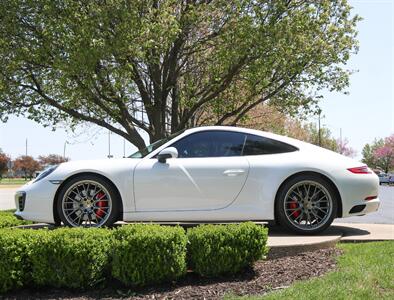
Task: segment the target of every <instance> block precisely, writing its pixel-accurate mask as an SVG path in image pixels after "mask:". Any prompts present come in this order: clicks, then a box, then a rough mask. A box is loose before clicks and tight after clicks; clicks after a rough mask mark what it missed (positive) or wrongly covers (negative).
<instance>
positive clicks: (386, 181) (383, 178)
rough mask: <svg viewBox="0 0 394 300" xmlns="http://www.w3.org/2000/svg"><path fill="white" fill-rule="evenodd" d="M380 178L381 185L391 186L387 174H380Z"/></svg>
mask: <svg viewBox="0 0 394 300" xmlns="http://www.w3.org/2000/svg"><path fill="white" fill-rule="evenodd" d="M378 177H379V184H380V185H382V184H389V175H388V174H386V173H380V174H378Z"/></svg>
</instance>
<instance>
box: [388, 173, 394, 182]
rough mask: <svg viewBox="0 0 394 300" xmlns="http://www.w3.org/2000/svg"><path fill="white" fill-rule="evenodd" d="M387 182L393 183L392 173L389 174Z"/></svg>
mask: <svg viewBox="0 0 394 300" xmlns="http://www.w3.org/2000/svg"><path fill="white" fill-rule="evenodd" d="M389 184H394V174H389Z"/></svg>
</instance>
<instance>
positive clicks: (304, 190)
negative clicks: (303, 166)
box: [275, 175, 338, 234]
mask: <svg viewBox="0 0 394 300" xmlns="http://www.w3.org/2000/svg"><path fill="white" fill-rule="evenodd" d="M337 203H338V199H337V196H336V193H335V190H334V188H333V187H332V185H331V184H330V183H329V182H328V181H327V180H325V179H324V178H322V177H320V176H318V175H300V176H297V177H294V178H292V179H290V180H289V181H287V182H286V183H285V184H284V185H283V186H282V188H281V189H280V191H279V193H278V198H277V201H276V204H275V209H276V215H277V217H278V218H279V223H280V225H282V226H284V227H285V228H286V229H288V230H290V231H292V232H296V233H300V234H316V233H319V232H321V231H323V230H325V229H326V228H327V227H329V226H330V225H331V223H332V221H333V220H334V218H335V215H336V212H337Z"/></svg>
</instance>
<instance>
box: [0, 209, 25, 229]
mask: <svg viewBox="0 0 394 300" xmlns="http://www.w3.org/2000/svg"><path fill="white" fill-rule="evenodd" d="M14 212H15V211H14V210H4V211H0V228H7V227H13V226H19V225H27V224H31V223H32V222H30V221H24V220H18V219H17V218H16V217H15V216H14Z"/></svg>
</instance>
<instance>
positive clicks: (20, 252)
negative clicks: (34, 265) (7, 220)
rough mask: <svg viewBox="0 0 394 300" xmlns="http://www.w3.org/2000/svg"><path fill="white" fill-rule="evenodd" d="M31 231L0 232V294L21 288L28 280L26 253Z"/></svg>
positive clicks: (30, 240)
mask: <svg viewBox="0 0 394 300" xmlns="http://www.w3.org/2000/svg"><path fill="white" fill-rule="evenodd" d="M33 233H34V232H33V231H32V230H19V229H15V230H12V229H2V230H1V231H0V293H4V292H6V291H8V290H11V289H15V288H18V287H22V286H23V285H24V284H25V283H27V282H28V281H29V279H30V273H29V271H30V264H29V262H28V253H29V251H30V245H31V242H32V239H33V238H34V234H33Z"/></svg>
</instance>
